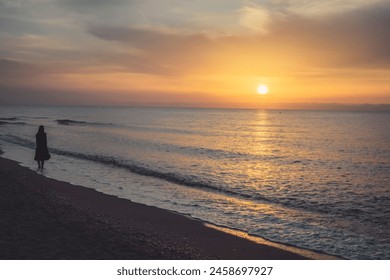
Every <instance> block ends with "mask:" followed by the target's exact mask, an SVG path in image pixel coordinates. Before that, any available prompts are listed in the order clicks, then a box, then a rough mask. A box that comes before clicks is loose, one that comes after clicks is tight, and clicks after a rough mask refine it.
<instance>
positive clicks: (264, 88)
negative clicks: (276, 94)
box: [257, 85, 268, 94]
mask: <svg viewBox="0 0 390 280" xmlns="http://www.w3.org/2000/svg"><path fill="white" fill-rule="evenodd" d="M257 93H258V94H267V93H268V87H267V86H266V85H260V86H258V88H257Z"/></svg>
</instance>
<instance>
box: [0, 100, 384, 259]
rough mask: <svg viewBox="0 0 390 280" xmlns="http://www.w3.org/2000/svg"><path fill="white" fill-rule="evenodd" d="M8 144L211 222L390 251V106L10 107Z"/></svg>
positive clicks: (108, 188) (353, 254) (3, 110)
mask: <svg viewBox="0 0 390 280" xmlns="http://www.w3.org/2000/svg"><path fill="white" fill-rule="evenodd" d="M39 125H44V126H45V131H46V133H47V138H48V146H49V152H50V154H51V156H52V157H51V159H50V160H49V161H48V162H46V164H45V169H44V170H43V171H38V170H37V164H36V162H35V161H34V150H35V134H36V132H37V130H38V126H39ZM0 148H1V149H2V151H3V152H4V153H3V155H2V156H3V157H6V158H9V159H13V160H16V161H18V162H20V164H21V165H23V166H26V167H29V168H31V169H33V170H37V172H39V173H42V174H43V175H45V176H47V177H51V178H55V179H58V180H62V181H66V182H70V183H72V184H77V185H82V186H85V187H88V188H93V189H96V190H97V191H99V192H103V193H107V194H111V195H114V196H118V197H121V198H125V199H128V200H131V201H134V202H138V203H142V204H146V205H151V206H156V207H159V208H163V209H167V210H170V211H173V212H176V213H180V214H182V215H186V216H188V217H191V218H193V219H198V220H202V221H204V222H207V223H210V224H214V225H218V226H221V227H225V228H230V229H236V230H239V231H243V232H246V233H248V234H250V235H254V236H260V237H263V238H265V239H267V240H271V241H274V242H280V243H283V244H289V245H292V246H296V247H299V248H306V249H309V250H313V251H318V252H323V253H326V254H331V255H335V256H339V257H342V258H346V259H387V260H388V259H390V112H362V111H359V112H357V111H294V110H291V111H290V110H237V109H189V108H132V107H71V106H46V107H43V106H5V105H3V106H0Z"/></svg>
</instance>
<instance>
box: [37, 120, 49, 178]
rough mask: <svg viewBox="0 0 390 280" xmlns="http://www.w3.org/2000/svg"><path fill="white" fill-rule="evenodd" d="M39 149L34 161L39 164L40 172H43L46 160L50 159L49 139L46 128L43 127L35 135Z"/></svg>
mask: <svg viewBox="0 0 390 280" xmlns="http://www.w3.org/2000/svg"><path fill="white" fill-rule="evenodd" d="M35 138H36V143H37V148H36V149H35V157H34V160H36V161H37V162H38V170H39V169H41V170H43V164H44V163H45V160H48V159H50V154H49V151H48V149H47V138H46V133H45V128H44V127H43V125H41V126H40V127H39V129H38V133H37V134H36V135H35Z"/></svg>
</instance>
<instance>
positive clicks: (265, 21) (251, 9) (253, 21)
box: [240, 5, 271, 34]
mask: <svg viewBox="0 0 390 280" xmlns="http://www.w3.org/2000/svg"><path fill="white" fill-rule="evenodd" d="M270 21H271V15H270V13H269V12H268V11H267V10H266V9H264V8H261V7H259V6H255V5H250V6H244V7H243V8H241V9H240V23H241V25H242V26H244V27H246V28H248V29H250V30H253V31H255V32H258V33H261V34H267V33H268V32H269V31H268V26H269V23H270Z"/></svg>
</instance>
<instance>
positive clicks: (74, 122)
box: [56, 119, 112, 125]
mask: <svg viewBox="0 0 390 280" xmlns="http://www.w3.org/2000/svg"><path fill="white" fill-rule="evenodd" d="M56 122H57V124H60V125H112V124H111V123H99V122H86V121H78V120H69V119H58V120H56Z"/></svg>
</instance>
